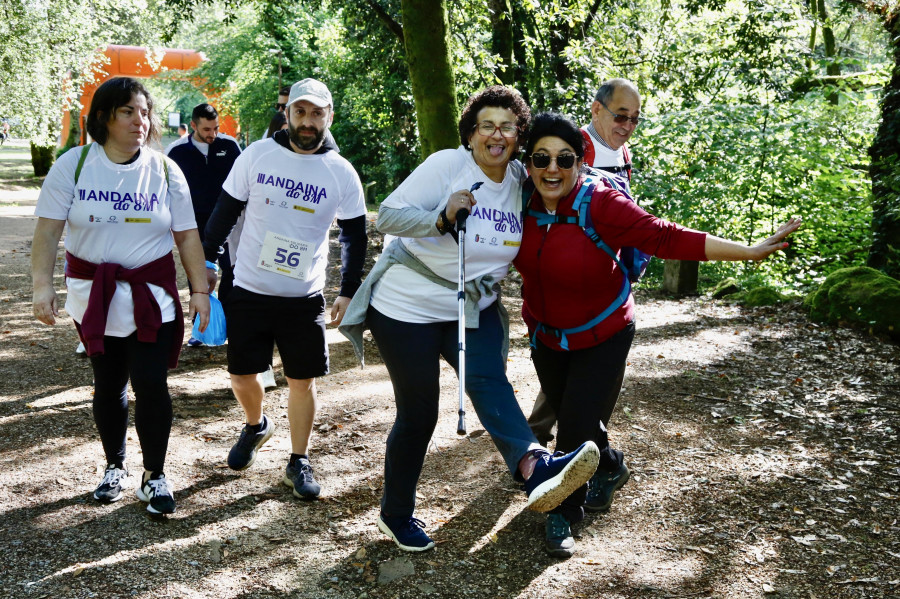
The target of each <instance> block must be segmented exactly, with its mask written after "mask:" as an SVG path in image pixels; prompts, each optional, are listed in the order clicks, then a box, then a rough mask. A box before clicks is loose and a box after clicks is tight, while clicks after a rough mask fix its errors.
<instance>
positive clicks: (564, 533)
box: [544, 514, 575, 557]
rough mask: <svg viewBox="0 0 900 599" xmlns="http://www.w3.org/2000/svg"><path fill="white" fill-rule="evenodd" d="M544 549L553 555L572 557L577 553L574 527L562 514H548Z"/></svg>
mask: <svg viewBox="0 0 900 599" xmlns="http://www.w3.org/2000/svg"><path fill="white" fill-rule="evenodd" d="M545 532H546V539H545V540H544V549H546V550H547V553H548V554H549V555H552V556H553V557H572V554H573V553H575V539H574V537H572V527H571V526H570V525H569V521H568V520H566V517H565V516H563V515H562V514H548V515H547V524H546V526H545Z"/></svg>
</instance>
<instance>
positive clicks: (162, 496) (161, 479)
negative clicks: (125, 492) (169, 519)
mask: <svg viewBox="0 0 900 599" xmlns="http://www.w3.org/2000/svg"><path fill="white" fill-rule="evenodd" d="M154 476H155V477H156V478H149V479H147V480H145V481H144V482H143V484H142V485H141V486H140V487H138V490H137V491H136V492H135V495H137V498H138V499H140V500H141V501H143V502H145V503H146V504H147V511H148V512H150V513H151V514H174V513H175V498H174V497H172V491H171V490H170V489H169V481H167V480H166V475H165V474H163V473H159V474H156V475H154Z"/></svg>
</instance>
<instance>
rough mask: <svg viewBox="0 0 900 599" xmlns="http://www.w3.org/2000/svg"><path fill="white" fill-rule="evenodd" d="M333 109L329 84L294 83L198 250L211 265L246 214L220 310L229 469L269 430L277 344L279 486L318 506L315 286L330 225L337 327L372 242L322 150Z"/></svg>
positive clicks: (355, 201)
mask: <svg viewBox="0 0 900 599" xmlns="http://www.w3.org/2000/svg"><path fill="white" fill-rule="evenodd" d="M333 107H334V104H333V102H332V99H331V92H330V91H329V90H328V88H327V87H326V86H325V84H324V83H322V82H320V81H317V80H315V79H304V80H302V81H298V82H297V83H295V84H294V85H293V86H291V92H290V95H289V97H288V102H287V117H288V118H287V122H288V129H287V130H282V131H277V132H276V133H275V134H274V135H273V136H272V137H271V138H268V139H264V140H261V141H258V142H255V143H253V144H251V145H250V146H249V147H248V148H247V149H246V150H245V151H244V153H243V154H241V155H240V157H238V159H237V160H236V161H235V163H234V167H233V168H232V170H231V173H230V174H229V175H228V178H227V179H226V180H225V183H224V184H223V186H222V195H221V196H220V197H219V201H218V203H217V204H216V208H215V210H214V211H213V214H212V216H211V217H210V219H209V222H208V224H207V227H206V233H205V237H204V243H203V249H204V252H205V253H206V259H207V260H208V261H211V262H215V260H216V259H217V258H218V256H219V254H220V253H221V246H222V244H223V243H224V241H225V239H226V238H227V236H228V234H229V233H230V232H231V229H232V228H233V227H234V224H235V222H236V221H237V219H238V217H239V216H240V215H241V213H244V216H245V219H244V227H243V230H242V231H241V236H240V243H239V244H238V250H237V261H236V265H235V268H234V288H233V289H232V291H231V293H230V294H229V296H228V298H227V300H226V302H225V304H224V308H225V316H226V320H227V322H228V372H229V373H230V374H231V387H232V390H233V391H234V395H235V397H236V398H237V400H238V402H239V403H240V404H241V407H242V408H243V410H244V415H245V417H246V420H245V422H246V423H245V425H244V427H243V429H242V431H241V435H240V438H239V439H238V441H237V443H235V445H234V446H233V447H232V448H231V452H230V453H229V454H228V466H229V467H230V468H232V469H233V470H244V469H246V468H249V467H250V465H251V464H253V461H254V460H255V459H256V453H257V450H258V449H259V448H260V447H261V446H262V445H263V444H264V443H265V442H266V441H268V440H269V439H270V438H271V436H272V433H273V432H274V429H275V423H274V422H273V421H272V420H271V419H270V418H269V417H268V416H266V415H265V414H264V413H263V407H262V402H263V396H264V394H265V390H264V389H263V387H262V385H261V384H260V382H259V380H258V379H257V378H256V375H257V373H260V372H263V371H265V370H266V368H267V367H268V365H269V363H270V362H271V360H272V351H273V348H274V346H275V345H276V344H277V345H278V352H279V354H280V355H281V361H282V366H283V367H284V376H285V378H286V379H287V382H288V388H289V393H288V410H287V411H288V414H287V415H288V423H289V425H290V438H291V456H290V459H289V461H288V465H287V469H286V471H285V475H284V478H283V482H284V483H285V484H286V485H288V486H289V487H291V488H293V492H294V495H295V496H297V497H300V498H303V499H314V498H316V497H318V495H319V491H320V488H319V484H318V483H317V482H316V480H315V478H314V477H313V469H312V466H311V464H310V460H309V438H310V435H311V433H312V426H313V420H314V418H315V414H316V381H315V379H316V377H318V376H323V375H325V374H328V346H327V344H326V343H325V298H324V296H323V295H322V289H323V287H324V286H325V273H326V266H327V258H328V231H329V229H330V227H331V223H332V222H333V221H334V220H335V218H336V219H337V224H338V227H339V228H340V230H341V232H340V236H339V240H340V242H341V263H342V268H341V290H340V293H339V295H338V297H337V298H336V299H335V302H334V305H333V306H332V309H331V321H332V323H334V324H335V325H337V324H338V323H340V321H341V319H342V318H343V316H344V312H345V310H346V308H347V305H348V304H349V303H350V298H351V297H353V294H354V293H355V292H356V290H357V288H358V287H359V285H360V282H361V280H362V268H363V263H364V261H365V255H366V245H367V238H366V216H365V215H366V206H365V200H364V196H363V189H362V185H361V183H360V180H359V175H357V173H356V171H355V170H354V169H353V166H351V164H350V163H349V162H347V160H345V159H344V158H342V157H341V156H340V155H339V154H338V153H337V152H335V151H333V150H331V149H330V148H329V147H328V146H325V145H324V144H323V143H322V142H323V139H324V138H325V135H326V132H327V131H328V127H329V125H330V124H331V122H332V119H333V118H334V110H333ZM214 273H215V271H214V270H213V271H210V276H211V277H214V276H215V275H214Z"/></svg>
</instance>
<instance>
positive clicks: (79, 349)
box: [75, 341, 87, 356]
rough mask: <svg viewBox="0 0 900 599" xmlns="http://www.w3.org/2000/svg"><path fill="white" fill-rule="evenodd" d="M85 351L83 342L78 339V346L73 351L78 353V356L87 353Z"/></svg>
mask: <svg viewBox="0 0 900 599" xmlns="http://www.w3.org/2000/svg"><path fill="white" fill-rule="evenodd" d="M86 352H87V350H86V349H85V348H84V343H82V342H81V341H79V342H78V347H76V348H75V353H76V354H78V355H79V356H86V355H87V353H86Z"/></svg>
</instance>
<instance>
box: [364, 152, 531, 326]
mask: <svg viewBox="0 0 900 599" xmlns="http://www.w3.org/2000/svg"><path fill="white" fill-rule="evenodd" d="M526 176H527V175H526V173H525V167H524V166H523V165H522V163H521V162H519V161H518V160H513V161H511V162H510V163H509V165H508V166H507V167H506V176H505V177H504V178H503V181H502V182H501V183H495V182H493V181H491V180H490V179H489V178H488V176H487V175H485V174H484V171H482V170H481V167H479V166H478V165H477V164H476V163H475V160H474V159H473V158H472V153H471V152H470V151H468V150H466V149H465V148H463V147H462V146H460V147H459V148H457V149H455V150H442V151H440V152H435V153H434V154H432V155H431V156H429V157H428V158H427V159H425V162H423V163H422V164H421V165H419V167H418V168H416V170H415V171H413V173H412V174H411V175H410V176H409V177H407V179H406V180H405V181H404V182H403V183H402V184H400V186H399V187H398V188H397V189H395V190H394V192H393V193H391V195H389V196H388V197H387V199H386V200H384V202H383V203H382V205H383V206H386V207H388V208H409V207H413V208H419V209H422V210H427V211H433V210H437V209H439V208H441V207H443V206H445V205H446V204H447V199H448V198H449V197H450V195H451V194H452V193H454V192H457V191H460V190H462V189H470V188H471V187H472V184H473V183H476V182H478V181H481V182H482V185H481V187H480V188H479V189H477V190H475V191H474V192H472V195H473V196H475V201H476V202H477V203H476V204H475V206H474V207H473V209H472V213H471V214H470V215H469V218H468V220H467V221H466V239H465V252H466V281H471V280H473V279H477V278H478V277H480V276H482V275H488V274H489V275H492V276H493V277H494V280H495V281H497V282H499V281H500V280H502V279H503V277H505V276H506V275H507V273H508V272H509V263H510V262H512V260H513V258H515V257H516V254H517V253H518V252H519V246H520V245H521V244H522V219H521V212H522V182H523V181H524V180H525V178H526ZM390 239H391V237H390V236H386V237H385V240H384V244H385V247H387V245H388V243H389V242H390ZM401 240H402V242H403V244H404V245H405V246H406V248H407V249H408V250H409V251H410V252H411V253H412V254H414V255H415V256H416V257H417V258H419V259H420V260H421V261H422V262H424V263H425V264H426V265H427V266H428V267H429V268H430V269H431V270H432V271H434V273H435V274H437V275H438V276H440V277H442V278H444V279H447V280H448V281H451V282H456V281H458V280H459V246H458V245H457V243H456V241H455V240H454V239H453V236H452V235H450V234H447V235H440V234H439V233H438V232H437V229H435V233H434V237H416V238H411V237H403V238H401ZM496 299H497V296H496V294H495V295H492V296H490V297H482V298H481V300H480V302H479V308H480V309H484V308H486V307H487V306H489V305H490V304H492V303H493V302H494V301H496ZM372 306H373V307H374V308H375V309H376V310H378V311H379V312H381V313H382V314H384V315H385V316H388V317H390V318H393V319H396V320H402V321H404V322H416V323H426V322H445V321H451V320H456V319H457V317H458V310H459V300H458V299H457V292H456V290H455V289H448V288H446V287H442V286H441V285H438V284H437V283H433V282H431V281H429V280H428V279H426V278H425V277H423V276H422V275H420V274H418V273H416V272H414V271H413V270H411V269H409V268H407V267H405V266H403V265H401V264H398V265H396V266H393V267H391V268H389V269H388V270H387V272H385V274H384V276H382V277H381V279H380V280H379V281H378V283H376V285H375V287H374V289H373V292H372Z"/></svg>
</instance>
